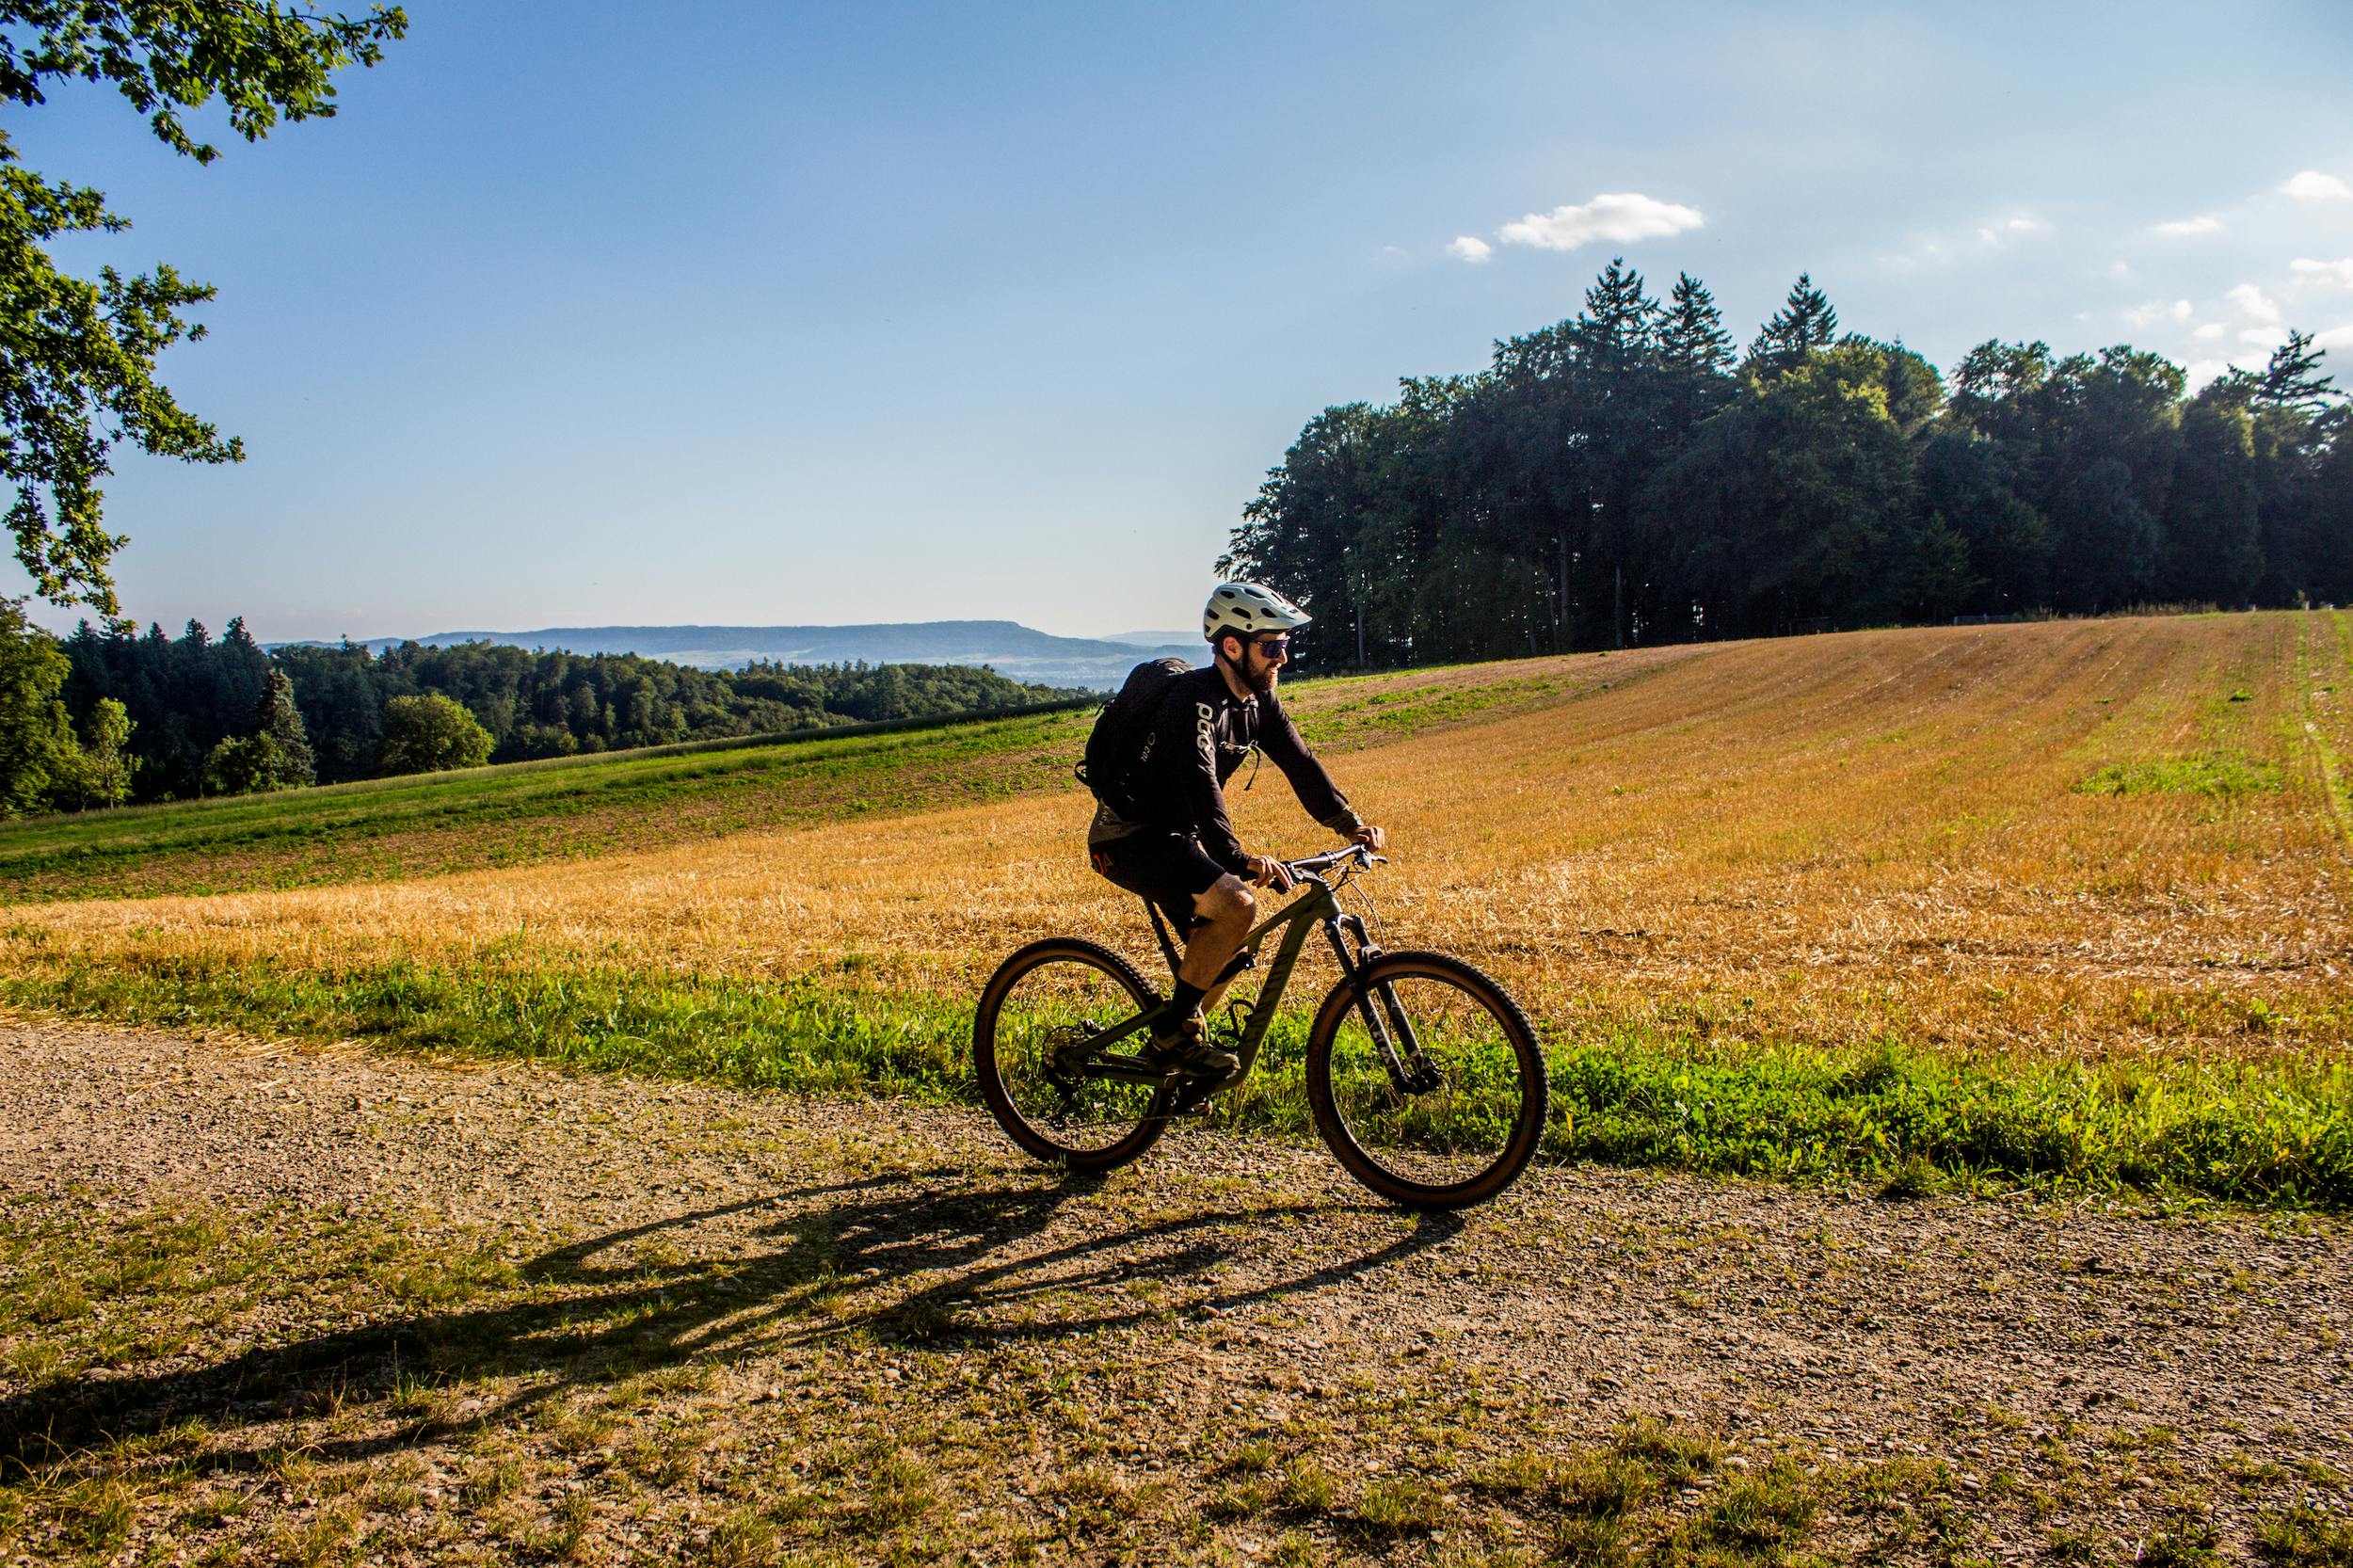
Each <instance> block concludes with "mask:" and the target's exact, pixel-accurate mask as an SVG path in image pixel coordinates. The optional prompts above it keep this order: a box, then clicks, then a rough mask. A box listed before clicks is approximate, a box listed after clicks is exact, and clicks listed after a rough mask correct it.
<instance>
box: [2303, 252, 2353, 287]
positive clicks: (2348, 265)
mask: <svg viewBox="0 0 2353 1568" xmlns="http://www.w3.org/2000/svg"><path fill="white" fill-rule="evenodd" d="M2288 270H2289V271H2290V272H2293V273H2295V274H2296V280H2297V282H2299V283H2313V284H2316V285H2318V286H2319V287H2321V288H2340V289H2353V256H2347V257H2346V258H2345V260H2343V261H2341V262H2316V261H2313V259H2312V258H2311V257H2309V256H2298V257H2297V259H2296V260H2294V261H2292V262H2290V263H2289V264H2288Z"/></svg>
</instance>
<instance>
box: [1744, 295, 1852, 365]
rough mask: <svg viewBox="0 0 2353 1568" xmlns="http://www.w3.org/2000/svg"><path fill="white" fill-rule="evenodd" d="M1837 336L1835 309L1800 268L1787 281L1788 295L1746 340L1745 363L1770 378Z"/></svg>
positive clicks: (1827, 297) (1801, 360) (1827, 345)
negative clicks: (1750, 339) (1751, 338)
mask: <svg viewBox="0 0 2353 1568" xmlns="http://www.w3.org/2000/svg"><path fill="white" fill-rule="evenodd" d="M1837 336H1838V312H1836V311H1834V310H1833V309H1832V308H1831V303H1830V298H1829V296H1826V295H1824V294H1823V293H1822V291H1821V290H1820V289H1817V288H1816V287H1815V286H1814V279H1813V275H1812V274H1810V273H1804V272H1801V273H1799V274H1798V280H1797V281H1796V282H1795V283H1793V284H1791V285H1790V288H1789V298H1788V300H1787V301H1786V302H1785V304H1784V305H1783V306H1782V308H1781V309H1780V310H1778V311H1776V312H1773V318H1772V319H1771V320H1770V321H1769V322H1767V323H1766V324H1765V327H1764V329H1763V330H1762V331H1760V332H1758V333H1757V334H1756V341H1755V342H1754V343H1753V344H1749V358H1748V363H1747V365H1746V366H1745V367H1744V368H1745V369H1746V370H1747V371H1748V373H1749V374H1750V375H1751V376H1755V377H1757V378H1758V379H1759V380H1764V381H1769V380H1771V379H1773V378H1774V377H1775V376H1785V375H1787V374H1788V373H1789V372H1790V371H1792V370H1794V369H1796V368H1797V367H1798V366H1799V365H1800V364H1801V363H1802V362H1803V361H1804V360H1805V357H1806V356H1807V355H1808V354H1810V353H1812V352H1813V351H1814V350H1816V349H1817V348H1827V347H1829V346H1830V344H1831V342H1832V340H1833V339H1834V338H1836V337H1837Z"/></svg>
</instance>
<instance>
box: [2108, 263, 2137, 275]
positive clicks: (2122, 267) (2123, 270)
mask: <svg viewBox="0 0 2353 1568" xmlns="http://www.w3.org/2000/svg"><path fill="white" fill-rule="evenodd" d="M2108 270H2109V271H2110V272H2113V273H2115V274H2116V275H2117V276H2118V277H2119V278H2130V277H2131V276H2132V275H2133V264H2132V263H2130V262H2118V263H2117V264H2114V265H2113V266H2111V267H2109V268H2108Z"/></svg>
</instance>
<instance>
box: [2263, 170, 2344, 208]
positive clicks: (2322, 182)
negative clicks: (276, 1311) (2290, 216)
mask: <svg viewBox="0 0 2353 1568" xmlns="http://www.w3.org/2000/svg"><path fill="white" fill-rule="evenodd" d="M2280 194H2281V196H2286V197H2292V198H2294V199H2295V200H2298V201H2304V202H2314V201H2353V185H2348V184H2345V182H2344V181H2342V180H2340V179H2338V178H2337V177H2336V176H2335V175H2333V174H2323V173H2321V172H2320V170H2318V169H2316V168H2308V169H2306V170H2305V171H2304V172H2303V173H2301V174H2299V175H2297V177H2296V178H2295V179H2293V180H2290V181H2289V182H2288V183H2287V184H2283V185H2281V187H2280Z"/></svg>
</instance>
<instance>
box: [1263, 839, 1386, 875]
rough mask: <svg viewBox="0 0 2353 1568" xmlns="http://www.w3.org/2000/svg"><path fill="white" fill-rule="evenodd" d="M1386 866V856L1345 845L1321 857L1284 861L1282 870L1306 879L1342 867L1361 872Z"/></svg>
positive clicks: (1361, 846)
mask: <svg viewBox="0 0 2353 1568" xmlns="http://www.w3.org/2000/svg"><path fill="white" fill-rule="evenodd" d="M1387 864H1388V856H1385V855H1375V854H1373V853H1372V851H1371V850H1369V849H1368V848H1367V847H1365V846H1364V845H1363V844H1345V845H1343V846H1341V847H1340V848H1338V849H1334V850H1326V851H1324V853H1322V854H1321V855H1310V856H1307V857H1306V858H1305V860H1286V861H1284V862H1283V869H1284V870H1285V871H1288V872H1290V873H1291V875H1292V876H1294V877H1298V878H1306V877H1315V876H1321V874H1322V873H1323V872H1328V871H1331V870H1333V869H1335V868H1336V867H1338V866H1342V865H1346V866H1347V867H1348V868H1349V869H1350V870H1352V871H1363V870H1364V869H1365V868H1367V867H1368V866H1385V865H1387Z"/></svg>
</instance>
